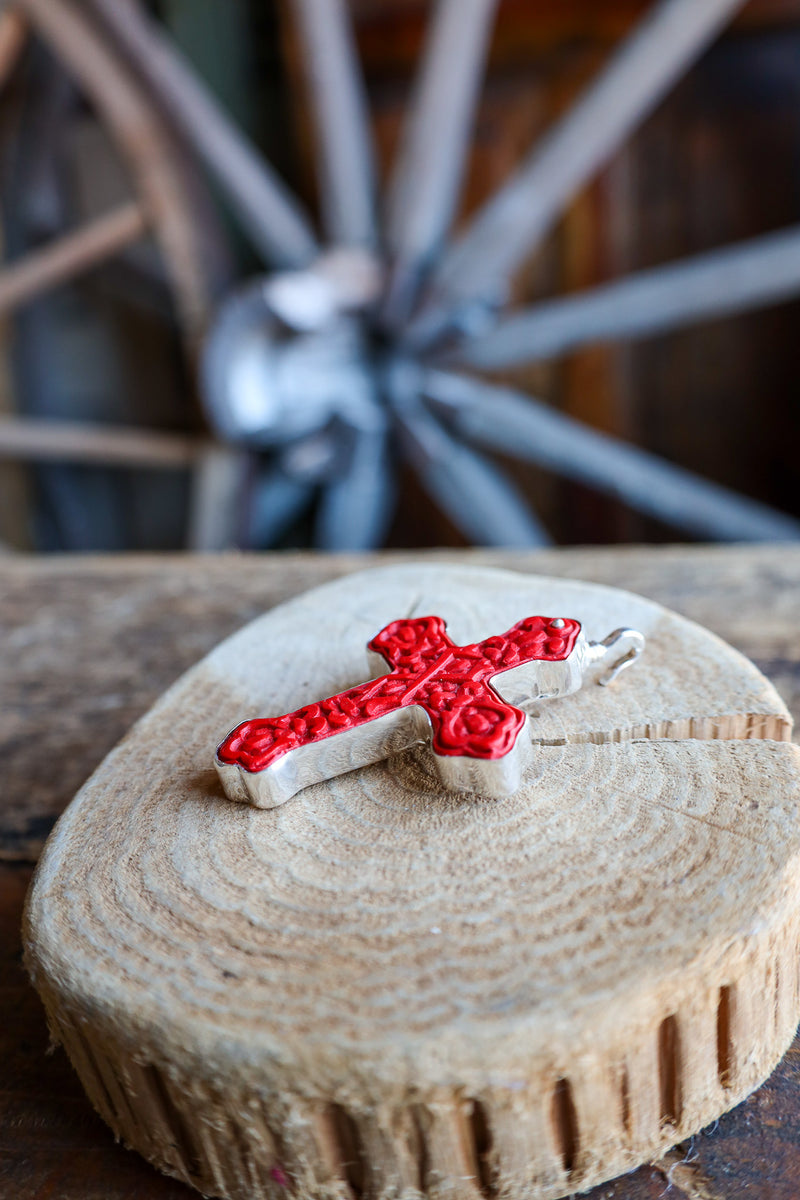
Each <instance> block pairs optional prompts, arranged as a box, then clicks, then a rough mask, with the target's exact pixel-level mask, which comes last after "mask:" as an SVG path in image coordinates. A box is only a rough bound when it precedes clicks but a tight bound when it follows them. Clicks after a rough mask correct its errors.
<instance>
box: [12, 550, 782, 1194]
mask: <svg viewBox="0 0 800 1200" xmlns="http://www.w3.org/2000/svg"><path fill="white" fill-rule="evenodd" d="M420 557H424V558H426V559H434V560H436V559H439V558H441V559H442V560H445V561H456V560H460V561H469V562H480V563H489V564H495V565H499V566H507V567H512V568H513V567H517V568H519V569H523V570H536V571H539V572H542V573H549V574H553V575H559V576H564V577H566V578H583V579H594V580H596V581H598V582H605V583H611V584H615V585H617V586H623V587H626V588H630V589H631V590H633V591H638V592H641V593H642V594H645V595H647V596H650V597H652V598H654V599H656V600H658V601H660V602H661V603H663V604H666V605H668V606H670V607H672V608H674V609H676V610H678V611H679V612H681V613H683V614H684V615H686V616H688V617H691V618H692V619H694V620H697V621H699V622H701V623H703V624H705V625H707V626H708V627H709V628H711V629H713V630H714V631H715V632H717V633H719V634H720V635H721V636H723V637H725V638H726V639H727V640H728V641H730V642H731V643H732V644H734V645H735V646H736V647H737V648H739V649H741V650H742V651H744V653H746V654H747V655H748V656H750V657H751V658H753V659H754V660H755V661H756V663H757V665H758V666H759V667H760V668H761V669H762V670H763V671H765V673H766V674H767V675H768V676H769V677H770V678H771V679H772V680H773V682H774V683H775V684H776V686H777V687H778V690H779V691H780V693H781V694H782V696H783V698H784V699H785V701H786V702H787V704H788V706H789V708H790V710H791V711H792V713H793V715H794V718H795V721H797V722H800V636H798V635H799V634H800V613H798V608H797V596H798V594H800V548H796V547H781V548H780V549H778V548H771V547H767V546H758V547H752V548H746V549H741V548H728V547H712V548H705V547H700V548H658V549H655V548H653V549H641V548H629V549H614V550H602V549H598V550H573V551H542V552H537V553H535V554H534V553H527V552H526V553H510V552H500V551H485V552H479V553H476V552H471V553H464V552H436V553H434V554H431V555H424V556H421V555H420V554H419V553H415V554H413V555H409V554H403V555H400V554H398V555H377V556H370V557H369V558H366V559H359V558H353V557H345V558H338V557H337V558H327V559H326V558H318V557H315V556H312V555H296V554H291V555H285V556H279V555H272V556H262V557H256V556H236V555H226V556H223V557H198V558H181V557H177V556H176V557H171V558H156V557H145V556H142V557H137V558H130V559H100V558H89V559H82V560H79V561H76V560H75V559H71V560H70V559H51V560H43V559H28V558H13V557H12V558H9V559H6V561H5V562H4V570H3V574H2V579H1V580H0V636H1V637H2V641H1V642H0V645H2V647H3V650H2V655H3V661H2V669H1V670H0V752H2V754H3V767H4V789H3V793H4V800H5V804H4V806H3V812H2V816H0V838H1V840H0V846H1V847H2V854H3V856H4V857H5V858H6V859H7V860H8V861H7V862H5V863H4V864H2V866H0V978H2V983H1V984H0V1028H1V1029H2V1031H3V1032H2V1035H0V1036H1V1037H2V1049H0V1057H1V1058H2V1061H3V1063H4V1067H5V1070H4V1084H3V1089H2V1094H1V1095H0V1106H2V1120H0V1125H1V1126H2V1128H3V1129H4V1130H5V1131H6V1132H5V1133H4V1134H3V1136H2V1140H0V1194H8V1195H13V1196H14V1197H15V1200H41V1197H42V1196H43V1195H44V1194H50V1193H51V1192H53V1191H54V1189H55V1191H57V1193H58V1194H59V1196H60V1197H63V1200H129V1198H131V1200H132V1198H133V1197H136V1198H137V1200H178V1198H179V1197H181V1198H183V1197H186V1198H187V1200H188V1197H189V1196H191V1195H194V1194H196V1193H193V1192H191V1191H189V1190H188V1189H186V1188H184V1187H183V1186H181V1185H178V1184H176V1183H174V1182H172V1181H169V1180H167V1179H165V1178H163V1177H161V1176H159V1175H158V1174H157V1173H156V1172H155V1171H153V1170H152V1169H151V1168H150V1167H148V1166H147V1165H146V1164H145V1163H143V1162H142V1161H141V1160H140V1159H139V1158H138V1156H136V1155H134V1154H132V1153H130V1152H128V1151H125V1150H123V1149H122V1148H121V1147H119V1146H116V1145H115V1144H114V1143H113V1140H112V1138H111V1135H110V1134H108V1132H107V1131H106V1130H105V1129H104V1127H103V1125H102V1123H101V1122H100V1121H99V1119H98V1118H96V1117H95V1116H94V1115H93V1114H92V1112H91V1109H90V1107H89V1104H88V1102H87V1101H86V1100H84V1099H83V1096H82V1092H81V1090H80V1085H79V1084H78V1082H77V1080H76V1079H75V1078H74V1077H73V1075H72V1072H71V1070H70V1068H69V1066H68V1064H67V1062H66V1059H65V1057H64V1056H63V1054H61V1053H60V1052H58V1053H56V1054H54V1055H52V1056H47V1057H46V1056H45V1054H44V1051H45V1048H46V1045H47V1039H46V1032H45V1027H44V1017H43V1014H42V1012H41V1009H40V1008H39V1006H38V1003H37V1001H36V999H35V997H34V996H33V993H32V992H31V990H30V988H29V985H28V984H27V982H26V980H25V976H24V974H23V971H22V967H21V965H20V962H19V954H20V943H19V933H18V930H19V922H20V917H21V907H22V901H23V896H24V892H25V888H26V886H27V879H28V876H29V873H30V866H29V865H28V864H29V863H30V862H31V861H32V860H33V859H34V858H35V857H36V855H37V854H38V850H39V848H40V846H41V844H42V841H43V838H44V836H45V834H46V832H47V830H48V829H49V826H50V825H51V823H52V821H53V819H54V818H55V816H57V815H58V813H59V812H60V811H61V809H62V808H63V807H64V806H65V804H66V803H67V801H68V800H69V799H70V797H71V794H72V793H73V792H74V790H75V789H76V788H77V787H78V786H79V785H80V783H81V782H82V781H83V779H84V778H85V777H86V776H87V775H88V774H89V772H90V771H91V770H92V769H93V768H94V767H95V766H96V765H97V763H98V762H99V761H100V759H101V758H102V757H103V756H104V754H105V753H106V752H107V750H108V749H110V748H111V746H112V745H113V744H114V743H115V742H116V741H117V740H118V738H119V737H120V736H122V734H123V733H124V732H125V731H126V730H127V728H128V726H129V725H130V723H131V721H133V720H134V719H135V718H136V717H137V716H139V715H140V714H141V713H142V712H144V711H145V710H146V708H148V707H149V705H150V704H151V703H152V702H153V700H154V699H155V698H156V696H157V695H158V694H159V693H160V692H161V691H162V690H163V688H164V687H165V686H167V685H168V684H169V683H171V682H172V681H173V680H174V678H175V677H176V676H177V675H178V674H179V673H180V672H181V671H183V670H184V669H185V668H186V667H188V666H190V665H191V664H192V663H193V662H194V661H196V659H197V658H199V657H200V656H201V655H202V654H203V653H205V652H206V651H207V650H208V649H210V648H211V646H212V645H214V644H215V643H216V642H217V641H218V640H219V639H220V638H221V637H223V636H225V635H227V634H228V633H230V632H232V631H233V630H234V629H235V628H237V627H238V626H239V625H240V624H242V623H243V622H244V621H246V620H249V619H251V618H252V617H253V616H255V615H257V614H258V613H260V612H262V611H265V610H266V609H268V608H269V607H271V606H272V605H273V604H275V603H278V602H280V601H281V600H284V599H286V598H288V597H289V596H291V595H294V594H297V592H299V591H301V590H304V589H305V588H308V587H311V586H313V585H315V584H317V583H319V582H322V581H323V580H325V579H331V578H335V577H338V576H340V575H342V574H344V573H346V572H348V571H350V570H353V569H356V568H357V567H360V566H362V565H368V564H369V563H384V562H389V561H408V560H409V559H417V558H420ZM89 651H91V653H89ZM32 747H33V749H32ZM53 763H58V770H57V771H56V770H54V769H53V765H52V764H53ZM31 764H33V776H34V777H33V781H32V784H31V783H30V782H28V781H27V780H29V778H30V773H31ZM62 773H63V774H62ZM26 777H27V779H26ZM26 860H27V862H26ZM798 1080H800V1043H799V1042H797V1041H796V1042H795V1044H794V1047H793V1049H792V1050H791V1051H790V1052H789V1053H788V1054H787V1056H786V1058H785V1059H784V1060H783V1062H782V1063H781V1065H780V1066H779V1068H778V1069H777V1071H776V1072H775V1074H774V1075H773V1076H772V1077H771V1079H770V1080H769V1082H768V1083H767V1084H766V1085H765V1086H764V1087H763V1088H761V1089H759V1091H758V1092H756V1093H755V1094H754V1095H753V1096H752V1097H751V1098H750V1099H749V1100H748V1101H746V1102H745V1103H744V1104H742V1105H740V1106H739V1107H738V1108H737V1109H735V1110H734V1111H733V1112H732V1113H730V1114H728V1115H727V1116H726V1117H724V1118H723V1119H722V1120H721V1121H720V1123H719V1125H718V1126H717V1127H716V1128H712V1129H711V1130H708V1131H706V1132H705V1133H704V1134H703V1135H701V1136H700V1137H698V1138H695V1139H694V1140H693V1142H692V1145H691V1146H690V1145H689V1144H688V1143H687V1144H685V1145H684V1146H683V1147H682V1149H683V1150H684V1152H685V1155H690V1156H693V1155H695V1154H696V1155H697V1158H696V1159H695V1158H692V1162H691V1171H688V1170H684V1171H683V1172H680V1171H677V1172H676V1171H675V1170H674V1167H675V1164H676V1160H675V1159H674V1158H672V1159H670V1160H668V1161H666V1162H661V1163H659V1164H656V1166H654V1167H652V1168H643V1169H641V1170H639V1171H637V1172H636V1173H635V1174H634V1175H633V1176H626V1177H622V1178H621V1179H619V1180H617V1181H615V1182H614V1183H613V1184H608V1185H605V1186H603V1187H601V1188H598V1189H596V1191H595V1192H594V1193H590V1195H591V1200H657V1198H660V1197H661V1196H663V1193H664V1191H665V1188H666V1187H667V1183H668V1182H669V1178H668V1177H669V1174H670V1172H672V1182H673V1185H674V1186H673V1190H672V1191H671V1192H670V1193H669V1194H670V1195H675V1197H676V1200H685V1197H691V1200H697V1198H698V1197H703V1200H706V1198H707V1197H712V1196H713V1197H714V1198H715V1200H740V1198H741V1196H742V1195H744V1194H751V1193H752V1194H753V1195H756V1196H757V1195H769V1196H770V1197H771V1200H795V1197H796V1180H797V1178H798V1175H799V1174H800V1162H798V1157H799V1156H800V1151H799V1150H798V1147H797V1139H796V1135H795V1131H796V1128H797V1124H798V1120H800V1104H799V1103H798V1098H797V1097H798ZM692 1188H693V1189H694V1190H691V1189H692Z"/></svg>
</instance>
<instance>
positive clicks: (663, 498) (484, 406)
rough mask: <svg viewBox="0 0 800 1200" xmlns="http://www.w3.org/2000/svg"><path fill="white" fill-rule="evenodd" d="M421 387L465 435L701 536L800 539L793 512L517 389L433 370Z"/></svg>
mask: <svg viewBox="0 0 800 1200" xmlns="http://www.w3.org/2000/svg"><path fill="white" fill-rule="evenodd" d="M422 391H423V394H424V395H425V396H427V397H429V398H430V399H431V400H432V401H433V402H434V403H435V404H436V405H437V406H438V407H439V408H440V410H441V411H443V412H446V413H447V414H448V415H449V418H450V420H451V421H452V423H453V426H454V428H455V429H456V430H457V431H458V432H459V433H460V434H462V435H465V436H467V437H472V438H475V439H476V440H477V441H480V442H482V443H483V444H485V445H487V446H491V447H492V448H493V449H495V450H500V451H502V452H504V453H506V454H512V455H514V456H515V457H516V458H521V459H525V460H526V461H528V462H535V463H538V464H540V465H541V466H543V467H545V468H547V469H548V470H551V471H555V472H557V473H558V474H559V475H563V476H565V477H566V478H568V479H575V480H577V481H578V482H580V483H585V484H588V485H590V486H591V487H595V488H597V489H598V490H600V491H603V492H607V493H609V494H610V495H612V496H616V497H618V498H619V499H620V500H623V501H624V502H625V503H626V504H629V505H630V506H631V507H632V508H635V509H637V510H638V511H639V512H643V513H647V514H649V515H651V516H654V517H657V518H658V519H659V520H661V521H665V522H666V523H667V524H670V525H674V526H676V527H678V528H681V529H686V530H688V531H689V532H690V533H692V534H695V535H697V536H701V537H711V538H713V539H715V540H719V541H796V540H797V539H798V538H799V537H800V521H797V520H795V519H794V518H793V517H789V516H786V515H785V514H784V513H780V512H778V511H777V510H776V509H773V508H770V507H769V506H768V505H766V504H760V503H758V502H757V501H755V500H749V499H747V498H746V497H744V496H740V495H739V494H738V493H736V492H732V491H730V490H729V489H728V488H725V487H722V486H720V485H719V484H716V483H711V482H709V481H708V480H706V479H702V478H700V477H699V476H698V475H695V474H694V473H693V472H692V471H687V470H685V469H684V468H683V467H677V466H674V465H673V464H672V463H670V462H667V461H666V460H664V459H661V458H658V457H657V456H656V455H654V454H649V453H648V452H647V451H644V450H640V449H638V448H637V447H636V446H630V445H627V444H626V443H625V442H621V441H618V440H617V439H616V438H612V437H609V436H607V435H606V434H602V433H598V432H597V431H596V430H594V429H590V428H589V427H588V426H587V425H584V424H583V423H582V422H581V421H576V420H574V418H572V417H567V416H565V415H564V414H563V413H559V412H556V411H554V410H553V409H551V408H549V407H548V406H547V405H546V404H542V403H541V402H540V401H537V400H534V399H532V398H531V397H529V396H525V395H522V394H520V393H518V392H515V391H513V390H511V389H510V388H505V387H500V386H497V385H494V384H489V383H484V382H479V381H478V380H475V379H468V378H466V377H464V376H461V375H454V374H450V373H446V372H443V371H428V372H427V373H426V375H425V378H424V381H423V383H422Z"/></svg>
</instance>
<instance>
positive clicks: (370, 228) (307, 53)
mask: <svg viewBox="0 0 800 1200" xmlns="http://www.w3.org/2000/svg"><path fill="white" fill-rule="evenodd" d="M292 7H293V10H294V13H295V18H296V21H297V27H298V30H299V33H300V39H301V44H302V48H303V50H304V59H305V69H306V73H307V78H308V86H309V91H310V94H311V101H312V108H313V113H314V123H315V125H316V135H317V137H316V141H317V166H318V175H319V184H320V197H321V204H322V214H323V221H324V225H325V229H326V232H327V234H328V237H329V238H330V239H331V240H332V241H333V242H334V243H341V244H343V245H350V246H373V245H374V244H375V242H376V240H377V230H376V224H375V167H374V162H373V150H372V135H371V132H370V125H369V115H368V112H367V101H366V95H365V92H364V82H363V79H362V76H361V70H360V66H359V63H358V60H357V57H356V53H355V47H354V44H353V32H352V28H351V24H350V20H349V15H348V12H347V9H346V7H345V5H344V3H343V0H293V5H292Z"/></svg>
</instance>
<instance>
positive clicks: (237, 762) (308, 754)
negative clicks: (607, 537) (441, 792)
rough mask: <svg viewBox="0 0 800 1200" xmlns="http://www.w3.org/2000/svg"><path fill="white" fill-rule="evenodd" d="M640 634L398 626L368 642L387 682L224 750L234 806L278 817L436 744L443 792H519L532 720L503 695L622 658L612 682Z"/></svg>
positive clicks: (567, 681)
mask: <svg viewBox="0 0 800 1200" xmlns="http://www.w3.org/2000/svg"><path fill="white" fill-rule="evenodd" d="M643 648H644V638H643V636H642V634H640V633H638V632H637V631H636V630H633V629H618V630H616V631H615V632H614V633H613V634H610V635H609V637H607V638H606V639H605V640H604V641H602V642H596V643H595V642H587V641H586V639H585V638H584V636H583V633H582V632H581V626H580V623H579V622H578V621H575V620H572V619H571V618H564V617H555V618H549V617H525V618H524V619H523V620H522V621H518V622H517V624H516V625H514V626H513V627H512V628H511V629H509V630H508V631H507V632H506V633H504V634H501V635H499V636H495V637H490V638H487V639H486V640H485V641H482V642H476V643H473V644H471V645H468V646H458V645H456V644H455V643H454V642H453V641H452V640H451V638H450V637H448V635H447V632H446V627H445V623H444V621H443V620H442V618H441V617H416V618H413V619H407V620H399V621H392V622H391V624H389V625H387V626H386V627H385V628H384V629H382V630H381V631H380V633H378V634H377V635H376V636H375V637H374V638H373V639H372V641H371V642H370V643H369V647H368V649H369V651H370V654H371V660H373V661H374V663H375V664H376V665H377V666H378V668H379V669H380V668H383V670H384V672H385V667H386V665H388V666H389V667H390V668H391V669H390V671H389V672H388V673H386V672H385V673H384V674H381V675H379V676H378V677H377V678H374V679H371V680H369V681H368V682H367V683H362V684H359V685H358V686H357V687H353V688H349V689H348V690H347V691H345V692H340V693H339V694H338V695H336V696H331V697H329V698H328V699H327V700H321V701H319V702H318V703H315V704H307V705H305V706H304V707H303V708H299V709H297V710H296V711H295V712H292V713H286V714H285V715H283V716H279V717H257V718H255V719H253V720H249V721H244V722H242V724H240V725H237V726H236V728H235V729H234V730H233V731H232V732H231V733H229V734H228V736H227V737H226V738H225V739H224V741H223V742H222V743H221V744H220V745H219V746H218V748H217V753H216V758H215V765H216V768H217V771H218V772H219V775H220V778H221V780H222V785H223V787H224V789H225V792H226V794H227V795H228V797H229V798H230V799H231V800H238V801H243V802H245V803H248V804H253V805H255V806H256V807H257V808H275V807H277V806H278V805H279V804H282V803H283V802H284V801H285V800H288V799H290V797H292V796H294V795H295V793H297V792H298V791H300V790H301V788H304V787H308V786H309V785H310V784H312V783H319V782H322V781H323V780H326V779H332V778H333V777H334V776H336V775H341V774H343V773H344V772H346V771H352V770H355V769H356V768H358V767H366V766H370V765H371V764H372V763H376V762H379V761H380V760H382V759H384V758H388V757H389V755H391V754H396V753H399V752H400V751H402V750H407V749H408V748H409V747H411V746H413V745H416V744H418V743H420V742H426V741H428V740H429V739H431V741H432V749H433V756H434V761H435V763H436V766H437V768H438V771H439V775H440V777H441V780H442V783H443V784H444V786H445V787H446V788H448V789H450V790H452V791H467V792H478V793H480V794H483V795H487V796H492V797H502V796H508V795H510V794H511V793H512V792H514V791H516V790H517V789H518V788H519V786H520V784H521V781H522V775H523V772H524V770H525V766H526V763H527V761H528V758H529V756H530V752H531V741H530V737H529V736H528V733H527V728H526V727H527V724H528V717H527V715H526V713H524V712H523V711H522V709H520V708H517V707H515V706H514V705H513V704H510V703H508V702H507V701H505V700H504V699H503V698H502V695H501V693H500V692H498V691H497V690H496V688H495V686H494V684H493V681H494V679H495V677H496V676H498V675H502V676H503V683H501V684H500V687H501V690H508V691H511V692H513V693H514V694H516V695H519V694H522V695H524V696H525V697H526V698H527V699H529V700H546V699H552V698H553V697H556V696H565V695H568V694H569V693H571V692H574V691H576V690H577V689H578V688H579V687H580V686H581V684H582V682H583V677H584V674H585V673H586V671H587V670H588V668H589V667H591V666H592V665H593V664H596V663H600V662H606V661H608V660H609V659H610V658H611V657H612V656H613V657H614V658H615V661H614V663H613V665H612V666H611V668H610V670H609V671H608V672H607V673H606V675H605V676H604V677H603V678H600V679H598V682H599V683H609V682H611V679H613V678H614V677H615V676H616V675H618V674H619V672H620V671H621V670H623V668H624V667H626V666H628V665H629V664H630V663H631V662H633V661H634V660H635V659H636V658H638V656H639V655H640V654H641V652H642V650H643Z"/></svg>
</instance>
